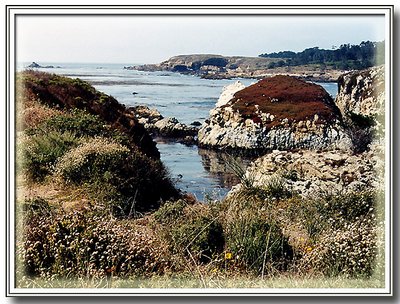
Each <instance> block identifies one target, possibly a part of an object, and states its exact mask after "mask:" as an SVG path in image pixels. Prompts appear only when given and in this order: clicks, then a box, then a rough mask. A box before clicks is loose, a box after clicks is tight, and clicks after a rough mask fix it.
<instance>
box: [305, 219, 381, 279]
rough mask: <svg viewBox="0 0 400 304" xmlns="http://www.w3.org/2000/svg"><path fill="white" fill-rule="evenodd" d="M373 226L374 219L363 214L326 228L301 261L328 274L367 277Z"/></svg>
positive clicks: (371, 262)
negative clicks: (337, 227) (336, 225)
mask: <svg viewBox="0 0 400 304" xmlns="http://www.w3.org/2000/svg"><path fill="white" fill-rule="evenodd" d="M376 229H377V226H376V225H375V223H374V219H373V218H370V217H369V218H368V217H365V218H360V219H359V220H357V221H355V222H346V223H344V224H343V227H342V228H339V229H331V230H328V231H326V232H325V233H323V234H322V236H321V237H320V238H319V241H318V243H316V246H315V248H313V249H312V250H309V251H307V253H306V254H305V256H304V257H303V261H302V262H303V263H305V265H307V266H308V267H311V268H312V269H313V270H314V271H318V272H321V273H323V274H324V275H328V276H336V275H342V276H347V277H357V276H365V277H369V276H371V275H372V273H373V271H374V268H375V260H376V254H377V244H376Z"/></svg>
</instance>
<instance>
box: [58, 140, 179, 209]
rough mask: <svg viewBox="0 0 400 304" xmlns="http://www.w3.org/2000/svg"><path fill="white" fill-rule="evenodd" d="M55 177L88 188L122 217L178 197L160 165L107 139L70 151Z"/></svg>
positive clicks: (59, 163)
mask: <svg viewBox="0 0 400 304" xmlns="http://www.w3.org/2000/svg"><path fill="white" fill-rule="evenodd" d="M56 173H57V174H58V175H59V176H60V177H62V178H63V179H64V180H65V181H66V182H67V183H72V184H77V185H86V186H88V187H89V188H90V192H91V193H93V194H94V197H95V198H102V200H103V201H109V203H110V204H111V207H112V209H113V211H114V214H116V215H119V216H134V215H135V214H136V213H137V212H142V211H147V210H149V209H156V208H157V207H158V206H159V204H160V201H162V200H167V199H169V198H171V197H174V196H177V195H178V193H177V191H176V189H175V188H174V187H173V185H172V183H171V181H170V179H169V176H168V172H167V171H166V169H165V168H164V166H163V165H162V163H161V162H160V161H157V160H152V159H150V158H148V157H146V156H145V155H143V154H142V153H140V152H138V151H135V150H133V151H130V150H129V149H128V148H127V147H125V146H123V145H121V144H119V143H117V142H114V141H111V140H107V139H104V138H93V139H89V140H88V141H87V142H85V143H83V144H81V145H80V146H78V147H76V148H74V149H71V150H70V151H69V152H68V153H67V154H65V155H64V156H63V157H62V158H61V159H60V160H59V162H58V163H57V167H56Z"/></svg>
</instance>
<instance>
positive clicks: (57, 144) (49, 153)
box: [21, 131, 79, 182]
mask: <svg viewBox="0 0 400 304" xmlns="http://www.w3.org/2000/svg"><path fill="white" fill-rule="evenodd" d="M78 142H79V139H78V138H76V137H75V136H74V134H71V133H70V132H63V133H61V132H58V131H52V132H47V133H43V134H37V135H33V136H30V137H28V138H27V139H26V140H25V141H24V142H23V143H21V148H22V155H23V158H24V159H23V163H22V168H23V170H24V171H25V173H26V175H27V177H28V179H29V180H31V181H39V182H40V181H43V180H44V178H45V177H46V176H47V175H48V174H50V173H51V172H52V170H53V166H54V164H55V163H56V161H57V160H58V158H60V157H62V156H63V155H64V154H65V153H66V152H67V151H68V150H69V149H71V148H72V147H74V146H76V145H77V144H78Z"/></svg>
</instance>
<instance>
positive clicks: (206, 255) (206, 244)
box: [171, 216, 224, 262]
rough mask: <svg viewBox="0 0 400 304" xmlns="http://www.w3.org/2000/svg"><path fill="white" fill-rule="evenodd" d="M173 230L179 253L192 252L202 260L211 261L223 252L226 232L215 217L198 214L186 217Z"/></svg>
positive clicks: (173, 238) (174, 243) (175, 245)
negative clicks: (192, 217) (193, 216)
mask: <svg viewBox="0 0 400 304" xmlns="http://www.w3.org/2000/svg"><path fill="white" fill-rule="evenodd" d="M186 220H187V222H183V223H179V224H177V225H176V226H174V227H173V228H172V230H171V237H172V243H173V247H174V249H175V251H176V252H177V253H183V254H186V253H187V252H190V254H191V255H192V256H193V257H196V258H197V259H198V260H199V261H200V262H209V261H210V260H211V259H212V257H213V256H214V255H215V254H217V253H221V252H222V249H223V247H224V233H223V230H222V226H221V224H220V223H219V222H218V221H216V219H215V218H210V217H208V216H198V217H196V218H194V219H189V218H188V219H186Z"/></svg>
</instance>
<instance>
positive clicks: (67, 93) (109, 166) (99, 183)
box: [17, 71, 177, 216]
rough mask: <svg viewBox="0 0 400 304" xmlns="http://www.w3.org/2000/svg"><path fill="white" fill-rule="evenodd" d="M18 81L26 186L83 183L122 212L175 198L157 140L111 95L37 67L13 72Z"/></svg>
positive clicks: (21, 162)
mask: <svg viewBox="0 0 400 304" xmlns="http://www.w3.org/2000/svg"><path fill="white" fill-rule="evenodd" d="M17 85H18V86H17V87H18V94H17V99H18V100H17V104H18V116H19V117H18V121H19V126H18V129H19V130H20V131H22V132H21V133H20V134H22V135H21V136H20V140H19V145H18V146H19V153H20V154H19V156H20V158H19V159H18V160H19V163H18V165H19V168H20V172H21V174H23V176H24V177H25V179H26V182H27V185H28V186H30V185H35V188H37V187H36V184H38V183H40V185H42V186H43V185H44V184H46V183H49V182H52V183H54V182H55V181H57V182H58V183H59V184H60V185H62V186H63V187H64V188H71V187H72V188H73V187H75V188H81V189H82V190H83V191H85V193H86V194H85V195H86V196H87V199H91V200H94V201H95V202H96V203H100V204H108V205H110V206H111V207H112V210H113V212H114V213H116V214H118V215H121V216H126V215H132V212H134V211H146V210H151V209H154V208H156V207H157V206H158V205H159V204H160V202H161V201H162V200H166V199H168V198H170V197H172V196H176V195H177V190H175V188H174V186H173V185H172V183H171V181H170V179H169V177H168V172H167V171H166V169H165V168H164V166H163V165H162V163H161V161H160V160H159V157H158V156H159V153H158V151H157V149H156V147H155V143H154V142H153V141H152V139H151V137H150V136H149V134H148V133H147V132H146V130H145V129H144V128H143V126H142V125H141V124H139V123H138V122H137V120H136V119H135V118H134V114H133V113H131V112H129V111H128V110H126V109H125V107H124V106H123V105H121V104H119V103H118V102H117V101H116V100H115V99H114V98H113V97H111V96H108V95H105V94H103V93H100V92H98V91H96V90H95V89H94V88H93V87H92V86H90V85H89V84H88V83H86V82H84V81H81V80H79V79H70V78H66V77H61V76H57V75H54V74H47V73H41V72H33V71H26V72H23V73H20V74H18V75H17Z"/></svg>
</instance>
